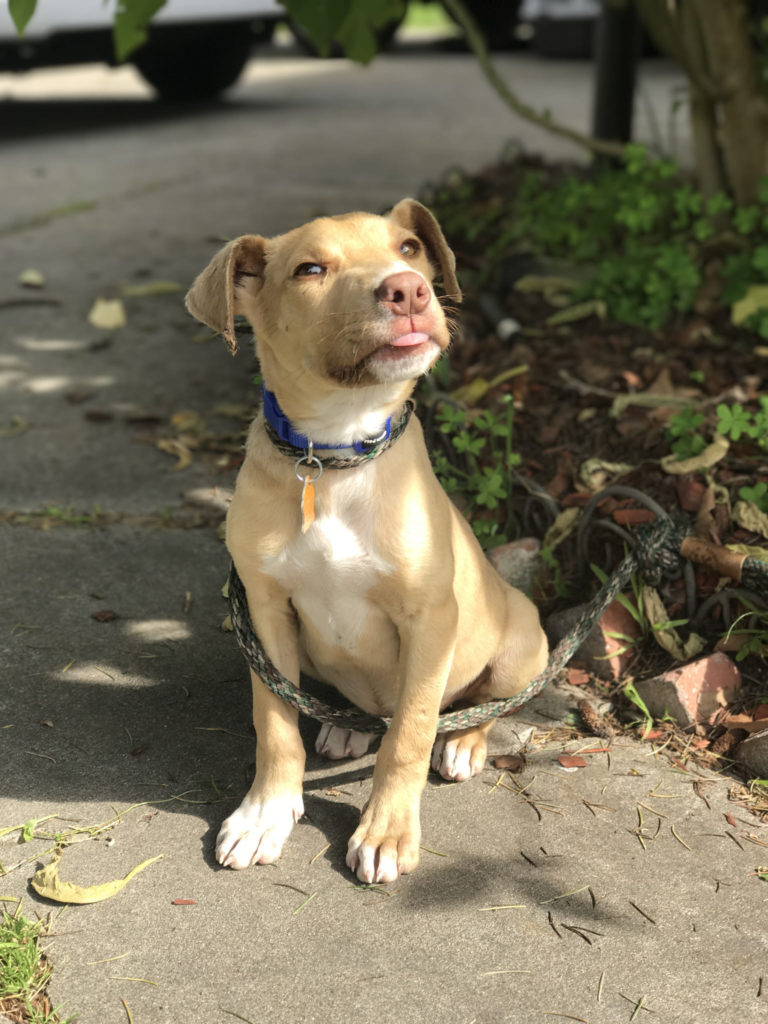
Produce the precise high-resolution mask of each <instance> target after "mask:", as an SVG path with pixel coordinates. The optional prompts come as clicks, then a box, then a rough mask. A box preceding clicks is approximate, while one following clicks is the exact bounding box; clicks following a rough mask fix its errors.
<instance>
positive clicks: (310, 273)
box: [293, 263, 325, 277]
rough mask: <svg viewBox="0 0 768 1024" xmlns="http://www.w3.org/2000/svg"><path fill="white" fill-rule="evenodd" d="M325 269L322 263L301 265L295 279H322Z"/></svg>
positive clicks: (296, 270)
mask: <svg viewBox="0 0 768 1024" xmlns="http://www.w3.org/2000/svg"><path fill="white" fill-rule="evenodd" d="M324 273H325V267H324V266H323V265H322V264H321V263H300V264H299V265H298V267H296V269H295V270H294V272H293V276H294V277H322V275H323V274H324Z"/></svg>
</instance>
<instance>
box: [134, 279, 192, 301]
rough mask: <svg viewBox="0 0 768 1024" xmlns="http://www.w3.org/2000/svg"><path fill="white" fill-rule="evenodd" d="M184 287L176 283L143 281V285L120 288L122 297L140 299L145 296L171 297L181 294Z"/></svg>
mask: <svg viewBox="0 0 768 1024" xmlns="http://www.w3.org/2000/svg"><path fill="white" fill-rule="evenodd" d="M183 291H184V285H183V284H179V283H178V281H145V282H144V283H143V284H124V285H122V286H121V288H120V293H121V294H122V295H127V296H129V297H131V298H140V297H142V296H145V295H171V294H173V293H174V292H183Z"/></svg>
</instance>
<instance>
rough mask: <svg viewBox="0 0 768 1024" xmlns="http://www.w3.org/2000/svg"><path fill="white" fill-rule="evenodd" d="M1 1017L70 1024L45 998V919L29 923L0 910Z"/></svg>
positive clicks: (18, 911) (18, 912)
mask: <svg viewBox="0 0 768 1024" xmlns="http://www.w3.org/2000/svg"><path fill="white" fill-rule="evenodd" d="M0 915H1V916H0V1014H4V1015H5V1016H6V1017H8V1018H9V1019H10V1020H12V1021H18V1022H19V1024H21V1022H24V1024H70V1022H71V1021H74V1019H75V1018H74V1017H67V1018H66V1019H64V1018H62V1017H60V1016H59V1014H58V1013H57V1011H56V1010H55V1009H52V1008H51V1005H50V1002H49V1000H48V996H47V988H48V983H49V982H50V980H51V970H52V969H51V965H50V963H49V962H48V958H47V956H46V954H45V951H44V950H43V949H42V946H41V942H42V940H43V939H44V938H45V936H46V935H47V934H48V932H49V921H48V919H47V918H44V919H43V920H38V921H30V920H29V918H26V917H24V916H23V914H22V913H21V901H19V903H18V905H17V907H16V911H15V912H14V913H13V914H9V913H8V911H7V910H6V909H5V908H3V909H2V910H1V911H0Z"/></svg>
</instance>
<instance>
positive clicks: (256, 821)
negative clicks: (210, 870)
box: [216, 793, 304, 869]
mask: <svg viewBox="0 0 768 1024" xmlns="http://www.w3.org/2000/svg"><path fill="white" fill-rule="evenodd" d="M303 813H304V803H303V801H302V799H301V793H295V794H294V793H286V794H285V795H284V796H279V797H273V798H272V799H271V800H266V801H265V802H264V803H259V802H258V801H255V800H252V799H251V798H250V797H248V796H246V798H245V800H243V802H242V803H241V804H240V806H239V807H238V809H237V810H236V811H235V812H234V813H233V814H230V816H229V817H228V818H226V819H225V820H224V821H223V822H222V825H221V829H220V830H219V835H218V838H217V840H216V860H217V861H218V862H219V864H222V865H223V866H224V867H225V868H237V869H239V868H248V867H250V866H251V865H252V864H271V863H272V862H273V861H275V860H277V858H278V857H279V856H280V854H281V853H282V850H283V844H284V843H285V840H286V839H287V838H288V836H289V834H290V831H291V829H292V828H293V823H294V822H295V821H298V820H299V818H300V817H301V816H302V814H303Z"/></svg>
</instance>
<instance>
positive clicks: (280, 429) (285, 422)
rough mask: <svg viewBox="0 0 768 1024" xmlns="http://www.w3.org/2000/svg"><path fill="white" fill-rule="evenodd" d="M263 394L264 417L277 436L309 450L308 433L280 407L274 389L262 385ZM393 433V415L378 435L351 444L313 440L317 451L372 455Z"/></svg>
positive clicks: (289, 443) (301, 448)
mask: <svg viewBox="0 0 768 1024" xmlns="http://www.w3.org/2000/svg"><path fill="white" fill-rule="evenodd" d="M261 395H262V399H263V402H264V406H263V407H264V417H265V419H266V421H267V423H268V424H269V425H270V427H271V428H272V430H273V431H274V432H275V434H276V435H277V437H278V438H279V439H280V440H281V441H283V442H284V443H285V444H288V445H291V446H292V447H293V448H298V449H300V450H301V451H303V452H306V451H308V449H309V446H310V443H311V442H310V439H309V438H308V437H307V436H306V434H301V433H300V432H299V431H298V430H296V429H295V427H294V426H293V425H292V423H291V421H290V420H289V419H288V417H287V416H286V415H285V413H284V412H283V410H282V409H281V408H280V403H279V402H278V400H277V396H276V395H275V394H274V392H273V391H268V390H267V386H266V384H262V385H261ZM391 434H392V417H391V416H390V417H389V418H388V419H387V422H386V423H385V424H384V426H383V428H382V430H381V433H380V434H379V435H378V437H366V438H364V439H363V440H362V441H352V442H351V443H350V444H318V443H317V442H316V441H315V442H312V443H313V447H314V450H315V451H318V450H323V451H335V452H354V453H355V454H356V455H370V454H371V452H372V450H373V449H374V448H375V447H376V446H377V445H382V444H386V442H388V441H389V439H390V436H391Z"/></svg>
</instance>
